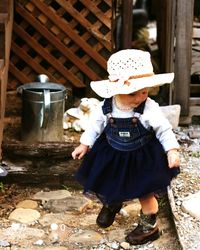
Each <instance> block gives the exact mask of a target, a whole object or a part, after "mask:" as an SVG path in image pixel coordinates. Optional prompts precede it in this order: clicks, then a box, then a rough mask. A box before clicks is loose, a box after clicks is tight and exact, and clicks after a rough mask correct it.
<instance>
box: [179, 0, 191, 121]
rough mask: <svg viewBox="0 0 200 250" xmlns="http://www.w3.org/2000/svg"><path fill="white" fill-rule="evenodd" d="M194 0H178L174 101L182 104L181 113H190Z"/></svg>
mask: <svg viewBox="0 0 200 250" xmlns="http://www.w3.org/2000/svg"><path fill="white" fill-rule="evenodd" d="M193 13H194V0H191V1H188V0H176V15H177V16H176V20H177V22H176V30H175V37H176V44H175V62H174V65H175V66H174V69H175V73H176V74H175V88H174V103H179V104H180V105H181V115H182V116H187V115H188V114H189V106H190V76H191V52H192V27H193Z"/></svg>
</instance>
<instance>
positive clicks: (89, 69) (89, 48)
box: [8, 0, 112, 90]
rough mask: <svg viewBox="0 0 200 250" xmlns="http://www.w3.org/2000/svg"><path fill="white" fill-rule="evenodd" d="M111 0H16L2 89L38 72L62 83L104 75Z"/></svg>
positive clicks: (78, 84) (84, 83) (83, 81)
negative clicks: (5, 83) (6, 69)
mask: <svg viewBox="0 0 200 250" xmlns="http://www.w3.org/2000/svg"><path fill="white" fill-rule="evenodd" d="M111 24H112V0H104V1H100V0H95V1H89V0H80V1H77V0H30V1H28V0H17V1H15V20H14V27H13V40H12V48H11V61H10V69H9V85H8V89H10V90H14V89H16V88H17V86H18V85H21V84H24V83H27V82H32V81H35V79H36V77H37V75H38V74H41V73H44V74H46V75H48V77H49V79H50V81H52V82H58V83H61V84H64V85H66V86H67V87H78V88H82V87H86V86H87V84H88V83H89V82H90V81H91V80H98V79H102V78H103V77H105V76H106V75H107V73H106V61H107V58H108V57H109V56H110V54H111V52H112V41H111V30H112V26H111Z"/></svg>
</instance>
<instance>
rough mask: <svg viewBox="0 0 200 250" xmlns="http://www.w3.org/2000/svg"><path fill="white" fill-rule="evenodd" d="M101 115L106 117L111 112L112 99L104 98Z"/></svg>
mask: <svg viewBox="0 0 200 250" xmlns="http://www.w3.org/2000/svg"><path fill="white" fill-rule="evenodd" d="M102 110H103V114H104V115H107V114H109V113H111V112H112V97H110V98H106V99H105V100H104V104H103V106H102Z"/></svg>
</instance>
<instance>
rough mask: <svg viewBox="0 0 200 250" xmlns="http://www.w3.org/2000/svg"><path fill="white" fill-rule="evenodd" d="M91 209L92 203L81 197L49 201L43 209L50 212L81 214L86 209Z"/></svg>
mask: <svg viewBox="0 0 200 250" xmlns="http://www.w3.org/2000/svg"><path fill="white" fill-rule="evenodd" d="M89 207H92V201H91V200H89V199H87V198H85V197H84V196H82V197H66V198H65V199H60V200H49V201H48V202H47V203H46V204H44V208H45V209H48V210H50V211H51V212H54V213H57V212H64V211H78V212H81V213H82V212H83V211H84V210H85V209H86V208H89Z"/></svg>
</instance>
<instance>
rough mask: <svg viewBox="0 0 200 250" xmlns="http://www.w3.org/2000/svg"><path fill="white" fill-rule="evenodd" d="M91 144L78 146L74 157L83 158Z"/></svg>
mask: <svg viewBox="0 0 200 250" xmlns="http://www.w3.org/2000/svg"><path fill="white" fill-rule="evenodd" d="M88 148H89V146H87V145H84V144H80V145H79V146H78V147H76V148H75V149H74V151H73V152H72V158H73V159H74V160H75V159H79V160H80V159H81V158H83V156H84V155H85V154H86V153H87V151H88Z"/></svg>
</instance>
